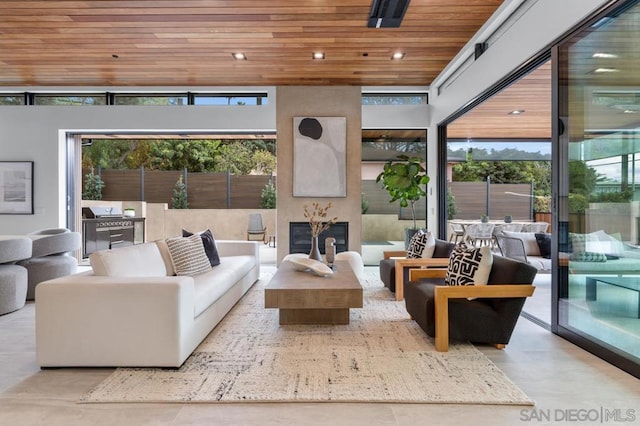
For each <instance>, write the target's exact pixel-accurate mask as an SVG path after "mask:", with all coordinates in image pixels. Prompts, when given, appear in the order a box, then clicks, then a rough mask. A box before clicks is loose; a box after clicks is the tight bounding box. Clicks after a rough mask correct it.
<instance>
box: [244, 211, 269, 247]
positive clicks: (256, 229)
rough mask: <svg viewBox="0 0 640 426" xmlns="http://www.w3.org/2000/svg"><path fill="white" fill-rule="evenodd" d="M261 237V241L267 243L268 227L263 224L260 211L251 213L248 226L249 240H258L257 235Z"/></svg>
mask: <svg viewBox="0 0 640 426" xmlns="http://www.w3.org/2000/svg"><path fill="white" fill-rule="evenodd" d="M256 236H257V237H260V239H259V241H262V242H264V243H265V244H266V243H267V227H266V226H264V225H263V224H262V215H261V214H260V213H250V214H249V226H248V227H247V240H248V241H252V240H255V241H258V240H257V239H256V238H255V237H256Z"/></svg>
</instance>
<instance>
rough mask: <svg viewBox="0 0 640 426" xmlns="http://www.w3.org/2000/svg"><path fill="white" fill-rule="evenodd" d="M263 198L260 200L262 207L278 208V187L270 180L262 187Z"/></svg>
mask: <svg viewBox="0 0 640 426" xmlns="http://www.w3.org/2000/svg"><path fill="white" fill-rule="evenodd" d="M261 198H262V200H261V201H260V208H261V209H275V208H276V187H275V186H274V185H273V182H271V181H269V182H267V184H266V185H265V186H264V188H263V189H262V197H261Z"/></svg>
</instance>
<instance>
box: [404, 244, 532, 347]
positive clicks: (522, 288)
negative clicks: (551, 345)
mask: <svg viewBox="0 0 640 426" xmlns="http://www.w3.org/2000/svg"><path fill="white" fill-rule="evenodd" d="M536 272H537V269H536V268H535V267H533V266H531V265H527V264H526V263H523V262H519V261H516V260H512V259H508V258H505V257H502V256H497V255H494V256H493V265H492V267H491V273H490V274H489V280H488V285H485V286H473V285H471V286H446V285H444V277H445V275H446V270H443V269H431V270H430V269H414V270H411V271H410V280H411V281H410V282H406V283H405V284H404V297H405V305H406V307H407V312H409V315H411V317H412V318H413V320H414V321H416V322H417V323H418V325H419V326H420V327H421V328H422V329H423V330H424V331H425V332H426V333H427V335H429V336H431V337H435V346H436V350H437V351H441V352H446V351H447V350H448V348H449V338H451V339H455V340H468V341H471V342H473V343H490V344H494V345H496V347H498V348H500V349H502V348H504V346H505V345H506V344H507V343H509V340H510V339H511V334H512V333H513V329H514V328H515V325H516V322H517V321H518V317H519V316H520V312H521V311H522V307H523V305H524V302H525V300H526V297H529V296H531V295H532V294H533V292H534V290H535V287H534V286H533V285H531V283H533V279H534V278H535V276H536ZM469 298H472V300H469Z"/></svg>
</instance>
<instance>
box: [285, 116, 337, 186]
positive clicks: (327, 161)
mask: <svg viewBox="0 0 640 426" xmlns="http://www.w3.org/2000/svg"><path fill="white" fill-rule="evenodd" d="M346 150H347V118H346V117H294V118H293V196H294V197H346V196H347V178H346V176H347V170H346V163H347V158H346V157H347V156H346Z"/></svg>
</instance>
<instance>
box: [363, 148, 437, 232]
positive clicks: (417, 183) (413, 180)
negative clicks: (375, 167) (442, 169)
mask: <svg viewBox="0 0 640 426" xmlns="http://www.w3.org/2000/svg"><path fill="white" fill-rule="evenodd" d="M376 182H382V187H383V188H384V189H386V190H387V192H388V193H389V195H391V200H390V201H389V202H390V203H393V202H394V201H398V200H400V206H401V207H408V206H411V217H412V218H413V229H417V224H416V209H415V204H416V201H418V200H419V199H421V198H422V197H424V196H426V195H427V192H426V185H427V184H428V183H429V176H427V174H426V170H425V168H424V167H423V166H422V160H421V159H420V158H419V157H408V156H406V155H398V157H397V160H390V161H388V162H387V163H385V165H384V168H383V169H382V172H380V174H379V175H378V176H377V177H376Z"/></svg>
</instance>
